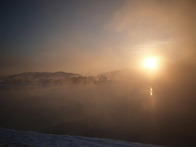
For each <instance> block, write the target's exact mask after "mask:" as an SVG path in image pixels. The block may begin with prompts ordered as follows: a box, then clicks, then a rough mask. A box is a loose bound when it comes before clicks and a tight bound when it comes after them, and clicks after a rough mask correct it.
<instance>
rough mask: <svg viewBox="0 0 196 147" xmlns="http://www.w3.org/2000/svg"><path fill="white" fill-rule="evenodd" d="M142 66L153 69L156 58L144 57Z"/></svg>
mask: <svg viewBox="0 0 196 147" xmlns="http://www.w3.org/2000/svg"><path fill="white" fill-rule="evenodd" d="M144 67H146V68H149V69H154V68H155V67H156V60H155V59H154V58H146V59H145V60H144Z"/></svg>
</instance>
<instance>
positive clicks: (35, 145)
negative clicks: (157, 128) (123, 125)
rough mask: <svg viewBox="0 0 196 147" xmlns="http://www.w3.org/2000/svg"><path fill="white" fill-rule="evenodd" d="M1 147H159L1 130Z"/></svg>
mask: <svg viewBox="0 0 196 147" xmlns="http://www.w3.org/2000/svg"><path fill="white" fill-rule="evenodd" d="M0 147H157V146H155V145H149V144H140V143H132V142H125V141H118V140H110V139H99V138H88V137H80V136H69V135H53V134H43V133H36V132H27V131H16V130H10V129H4V128H0Z"/></svg>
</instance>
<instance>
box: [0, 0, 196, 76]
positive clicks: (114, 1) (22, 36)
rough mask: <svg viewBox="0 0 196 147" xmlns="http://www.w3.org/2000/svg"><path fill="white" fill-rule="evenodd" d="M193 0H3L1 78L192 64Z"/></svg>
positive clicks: (195, 4) (0, 5) (0, 6)
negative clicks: (155, 62) (152, 62)
mask: <svg viewBox="0 0 196 147" xmlns="http://www.w3.org/2000/svg"><path fill="white" fill-rule="evenodd" d="M195 11H196V2H195V1H194V0H55V1H53V0H2V1H1V2H0V18H1V23H0V74H1V75H4V74H12V73H19V72H25V71H40V72H41V71H51V72H53V71H65V72H77V73H82V74H85V73H90V74H96V73H101V72H104V71H110V70H117V69H123V68H131V67H135V66H136V67H137V66H139V64H140V63H141V62H142V60H143V59H144V58H145V57H147V56H155V57H157V58H159V59H161V60H160V61H162V63H160V64H164V63H166V61H167V62H168V61H172V62H176V61H183V62H190V63H194V62H195V59H194V58H195V47H196V43H195V39H196V36H195V35H196V30H195V26H196V19H195V18H196V12H195Z"/></svg>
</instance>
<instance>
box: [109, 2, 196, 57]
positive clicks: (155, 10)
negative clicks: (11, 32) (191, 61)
mask: <svg viewBox="0 0 196 147" xmlns="http://www.w3.org/2000/svg"><path fill="white" fill-rule="evenodd" d="M195 15H196V2H195V1H192V0H172V1H161V0H132V1H126V3H125V4H124V6H122V7H121V9H120V10H118V11H117V12H116V13H115V16H114V19H113V21H112V23H111V26H112V27H113V29H114V30H115V31H117V32H121V33H122V32H123V33H125V34H129V36H130V39H134V40H136V41H137V42H138V44H140V45H141V44H143V45H145V44H146V43H147V44H149V42H152V41H162V42H163V41H165V45H167V44H170V45H172V48H173V49H174V50H175V52H176V56H178V57H179V58H180V59H181V58H184V59H185V58H187V57H188V56H193V54H192V53H194V56H195V50H194V47H195V46H196V44H195V41H194V40H195V35H194V34H195V33H196V30H195V26H196V20H195V17H196V16H195ZM168 40H170V42H168ZM171 40H172V41H171ZM162 45H163V44H162ZM146 46H147V45H146ZM160 48H161V46H160ZM170 49H171V47H170ZM170 49H169V50H168V49H167V48H164V49H160V52H161V53H162V54H163V53H164V52H165V53H166V52H167V53H166V55H168V53H169V52H171V54H173V53H172V52H173V51H171V50H170ZM164 50H165V51H164ZM169 54H170V53H169Z"/></svg>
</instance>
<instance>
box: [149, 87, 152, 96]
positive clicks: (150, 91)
mask: <svg viewBox="0 0 196 147" xmlns="http://www.w3.org/2000/svg"><path fill="white" fill-rule="evenodd" d="M152 92H153V91H152V87H150V90H149V93H150V95H152Z"/></svg>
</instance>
